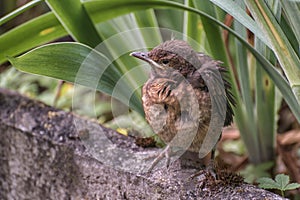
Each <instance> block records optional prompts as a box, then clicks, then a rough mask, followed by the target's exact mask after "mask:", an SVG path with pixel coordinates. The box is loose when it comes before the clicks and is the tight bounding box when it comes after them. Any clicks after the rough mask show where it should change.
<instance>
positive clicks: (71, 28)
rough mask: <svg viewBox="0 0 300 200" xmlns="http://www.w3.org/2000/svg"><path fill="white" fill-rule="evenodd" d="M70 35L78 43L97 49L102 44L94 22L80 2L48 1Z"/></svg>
mask: <svg viewBox="0 0 300 200" xmlns="http://www.w3.org/2000/svg"><path fill="white" fill-rule="evenodd" d="M46 2H47V4H48V5H49V7H50V8H51V10H52V11H53V13H54V14H55V16H56V17H57V19H58V20H59V21H60V22H61V24H62V25H63V26H64V28H65V29H66V30H67V31H68V33H69V34H70V35H71V36H72V37H73V38H74V39H75V40H76V41H78V42H81V43H83V44H86V45H89V46H90V47H95V46H97V45H98V44H99V43H100V42H101V38H100V36H99V35H98V33H97V31H96V29H95V27H94V24H93V22H92V21H91V19H90V17H89V15H88V13H87V12H86V10H85V8H84V7H83V6H82V4H81V2H80V0H64V1H57V0H46Z"/></svg>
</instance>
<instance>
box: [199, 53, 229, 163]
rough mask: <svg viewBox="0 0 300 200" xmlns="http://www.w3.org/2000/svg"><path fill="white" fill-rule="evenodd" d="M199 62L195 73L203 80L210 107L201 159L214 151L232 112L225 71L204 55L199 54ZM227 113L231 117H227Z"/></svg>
mask: <svg viewBox="0 0 300 200" xmlns="http://www.w3.org/2000/svg"><path fill="white" fill-rule="evenodd" d="M199 60H200V62H201V66H200V67H199V69H197V71H196V72H195V73H199V74H200V75H201V78H202V79H203V80H204V82H205V85H206V86H207V89H208V91H209V95H210V99H211V105H212V107H211V120H210V124H209V129H208V133H207V134H206V137H205V139H204V141H203V143H202V146H201V148H200V151H199V157H200V158H202V157H204V156H206V155H207V154H208V153H209V152H210V151H211V150H212V149H214V147H215V145H216V144H217V142H218V140H219V138H220V135H221V133H222V128H223V126H224V125H228V122H227V121H228V120H229V121H230V123H231V121H232V113H233V112H232V110H230V109H231V106H230V104H229V101H231V100H230V99H232V100H233V98H232V94H231V93H230V91H229V89H230V84H229V83H228V82H227V81H226V79H225V75H224V72H226V69H225V68H223V67H221V62H220V61H216V60H212V59H211V58H210V57H209V56H206V55H204V54H199ZM228 109H229V110H228ZM228 112H230V114H231V115H228ZM228 117H229V118H230V119H228ZM230 123H229V124H230Z"/></svg>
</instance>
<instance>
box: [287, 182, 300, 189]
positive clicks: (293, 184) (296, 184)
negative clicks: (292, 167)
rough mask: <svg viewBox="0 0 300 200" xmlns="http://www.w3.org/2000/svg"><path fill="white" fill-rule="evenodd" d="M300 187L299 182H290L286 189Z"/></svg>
mask: <svg viewBox="0 0 300 200" xmlns="http://www.w3.org/2000/svg"><path fill="white" fill-rule="evenodd" d="M297 188H300V184H299V183H290V184H288V185H287V186H286V187H285V190H294V189H297Z"/></svg>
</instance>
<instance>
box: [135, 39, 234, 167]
mask: <svg viewBox="0 0 300 200" xmlns="http://www.w3.org/2000/svg"><path fill="white" fill-rule="evenodd" d="M131 55H132V56H134V57H136V58H139V59H141V60H144V61H146V62H148V63H149V64H150V65H151V75H150V78H149V80H148V81H147V82H146V83H145V84H144V86H143V90H142V102H143V107H144V111H145V116H146V120H147V121H148V122H149V124H150V125H151V126H152V128H153V130H154V132H155V133H156V134H158V136H159V137H160V138H161V139H162V140H163V141H164V142H165V143H166V144H168V146H167V147H168V148H166V149H167V151H164V154H165V155H164V156H166V157H169V153H170V151H169V149H170V146H171V147H174V146H181V147H183V148H184V147H186V148H185V149H186V150H187V151H191V152H199V150H200V148H201V147H202V145H203V141H204V138H205V136H206V134H208V129H209V126H210V121H211V120H214V119H213V117H212V105H213V103H214V105H216V107H215V108H216V109H220V110H222V109H223V113H224V114H223V116H224V117H223V118H222V117H221V118H222V120H223V121H222V124H221V128H222V127H223V126H228V125H230V124H231V123H232V121H233V110H232V107H231V105H235V101H234V98H233V95H232V94H231V92H230V91H229V89H230V84H229V82H228V81H226V75H225V74H226V72H227V71H226V69H225V68H223V67H221V66H220V65H221V62H219V61H215V60H213V59H211V58H210V57H209V56H207V55H205V54H203V53H198V52H195V51H194V50H193V49H192V47H191V46H189V44H188V43H187V42H185V41H181V40H170V41H166V42H164V43H162V44H160V45H159V46H157V47H155V48H154V49H152V50H151V51H150V52H133V53H132V54H131ZM222 91H223V92H222ZM222 100H223V101H222ZM222 104H225V105H222ZM222 106H223V107H222ZM220 110H219V111H218V113H222V111H220ZM220 116H222V114H220ZM178 133H181V134H178ZM210 134H211V133H210ZM220 134H221V130H220V133H217V134H214V136H215V137H217V138H213V140H214V141H215V143H216V142H217V141H218V140H219V137H220ZM176 135H177V138H176V137H175V136H176ZM178 135H179V136H178ZM209 151H212V154H211V155H209V157H212V158H213V156H214V155H213V152H214V148H212V149H209ZM209 151H208V152H209ZM158 158H159V159H156V160H155V161H154V163H153V165H156V164H157V162H158V161H159V160H160V159H161V156H159V157H158ZM206 160H207V159H206ZM167 162H169V161H167ZM205 162H206V161H205ZM167 164H168V163H167ZM204 164H205V165H207V164H208V163H207V162H206V163H204ZM153 167H154V166H152V167H151V169H152V168H153Z"/></svg>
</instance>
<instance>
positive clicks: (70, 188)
mask: <svg viewBox="0 0 300 200" xmlns="http://www.w3.org/2000/svg"><path fill="white" fill-rule="evenodd" d="M0 110H1V112H0V137H1V138H0V169H2V170H0V199H282V198H281V197H280V196H277V195H275V194H273V193H270V192H268V191H265V190H262V189H259V188H257V187H255V186H252V185H248V184H241V185H239V186H223V185H220V186H218V185H217V186H216V187H215V188H213V189H212V188H211V187H210V186H207V184H206V183H205V182H206V181H207V180H206V178H205V177H204V178H202V179H201V178H196V179H189V178H190V176H191V175H192V174H194V173H195V169H179V168H178V167H177V166H176V164H174V165H173V166H171V167H170V168H169V169H159V170H157V171H155V172H153V173H147V174H142V175H141V174H140V175H137V174H132V173H129V172H124V171H119V170H116V169H115V168H112V167H110V166H106V165H103V164H102V163H101V162H99V161H98V160H96V159H94V158H92V157H91V156H90V154H88V153H87V152H86V151H85V148H84V146H83V145H82V143H81V142H80V140H79V138H78V135H79V134H82V131H83V132H84V130H89V129H90V127H91V126H92V127H93V129H97V131H103V132H105V134H106V135H107V136H108V137H110V138H111V139H112V140H113V141H114V142H115V143H117V144H118V146H122V147H123V148H124V150H128V151H129V150H134V151H143V150H142V149H141V148H139V147H137V146H136V145H135V144H134V142H133V139H132V138H130V137H125V136H121V135H119V134H117V133H115V132H114V131H112V130H109V129H106V128H104V127H102V126H100V125H98V124H97V123H95V122H92V121H89V120H85V119H82V118H80V117H78V116H75V115H73V114H71V113H67V112H64V111H61V110H58V109H55V108H52V107H50V106H46V105H44V104H43V103H41V102H38V101H34V100H30V99H28V98H26V97H23V96H20V95H19V94H17V93H14V92H11V91H7V90H4V89H0ZM37 110H38V111H39V114H37V113H36V111H37ZM74 119H76V121H77V122H81V123H77V124H76V127H74ZM113 146H115V148H117V147H116V145H113ZM113 146H112V148H114V147H113ZM112 156H113V155H112ZM200 179H201V180H200Z"/></svg>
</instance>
